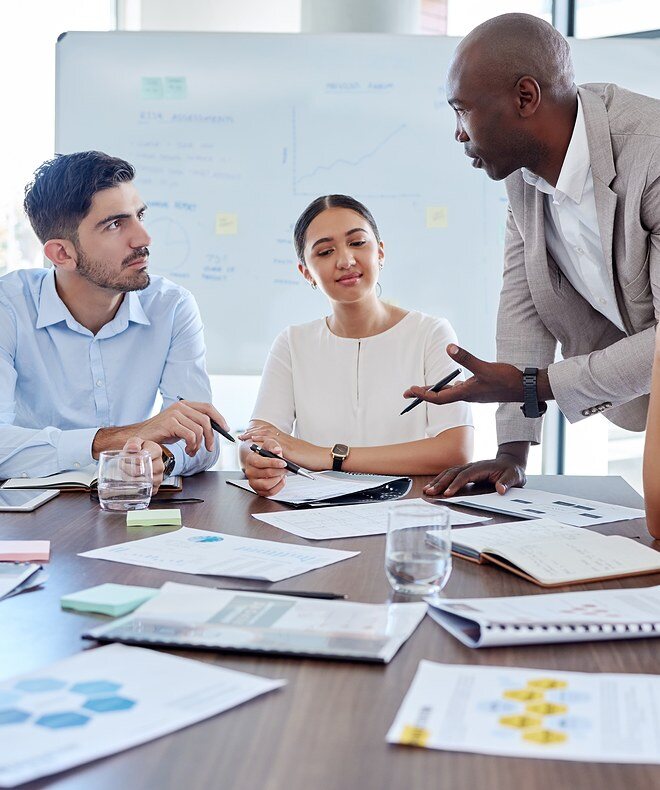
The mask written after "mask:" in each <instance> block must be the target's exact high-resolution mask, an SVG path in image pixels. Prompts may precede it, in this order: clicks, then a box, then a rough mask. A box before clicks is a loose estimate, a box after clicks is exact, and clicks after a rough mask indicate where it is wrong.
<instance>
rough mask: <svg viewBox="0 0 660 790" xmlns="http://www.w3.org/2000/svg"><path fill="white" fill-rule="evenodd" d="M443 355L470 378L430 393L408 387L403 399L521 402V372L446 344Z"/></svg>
mask: <svg viewBox="0 0 660 790" xmlns="http://www.w3.org/2000/svg"><path fill="white" fill-rule="evenodd" d="M447 353H448V354H449V356H450V357H451V358H452V359H453V360H454V362H456V363H458V364H459V365H461V366H462V367H464V368H466V369H467V370H469V371H470V373H472V374H473V375H472V376H470V378H469V379H467V380H466V381H460V382H459V383H458V384H453V385H451V386H449V385H448V386H446V387H443V388H442V389H441V390H440V392H431V387H410V388H409V389H407V390H406V391H405V392H404V393H403V397H404V398H421V399H422V400H425V401H428V402H429V403H435V404H438V405H442V404H444V403H455V402H456V401H469V402H470V403H510V402H514V403H516V402H518V403H522V401H523V384H522V372H521V371H520V370H518V368H517V367H515V366H514V365H507V364H505V363H503V362H484V361H483V360H482V359H479V358H478V357H475V356H474V355H473V354H470V352H469V351H466V350H465V349H463V348H459V347H458V346H456V345H454V344H453V343H450V344H449V345H448V346H447Z"/></svg>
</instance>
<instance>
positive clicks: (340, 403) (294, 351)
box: [252, 311, 472, 447]
mask: <svg viewBox="0 0 660 790" xmlns="http://www.w3.org/2000/svg"><path fill="white" fill-rule="evenodd" d="M455 342H456V335H455V333H454V330H453V329H452V326H451V324H450V323H449V321H447V320H446V319H439V318H433V317H432V316H428V315H424V314H423V313H418V312H415V311H411V312H409V313H407V314H406V315H405V316H404V317H403V318H402V319H401V320H400V321H399V322H398V323H397V324H395V325H394V326H393V327H391V328H390V329H387V330H386V331H385V332H381V333H380V334H379V335H374V336H372V337H365V338H362V339H359V340H358V339H355V338H346V337H338V336H337V335H333V334H332V332H331V331H330V330H329V329H328V325H327V323H326V320H325V318H321V319H318V320H316V321H312V322H311V323H308V324H302V325H299V326H290V327H287V329H285V330H284V331H283V332H282V333H280V335H278V337H277V338H276V339H275V342H274V343H273V346H272V348H271V350H270V353H269V355H268V359H267V360H266V365H265V367H264V371H263V375H262V379H261V386H260V388H259V394H258V396H257V402H256V405H255V407H254V411H253V413H252V419H253V420H263V421H265V422H269V423H271V424H273V425H275V426H276V427H277V428H279V430H281V431H285V432H286V433H292V434H294V435H295V436H297V437H299V438H300V439H304V440H305V441H308V442H311V443H312V444H316V445H319V446H321V447H331V446H332V445H333V444H335V443H336V442H341V443H343V444H348V445H349V446H351V447H376V446H380V445H386V444H397V443H399V442H410V441H414V440H416V439H425V438H428V437H432V436H437V435H438V434H439V433H442V431H446V430H447V429H448V428H455V427H457V426H459V425H472V417H471V413H470V407H469V406H468V405H467V404H466V403H451V404H448V405H446V406H435V405H433V404H430V403H421V404H420V405H419V406H417V407H416V408H414V409H413V410H412V411H410V412H408V413H407V414H404V415H403V416H400V414H399V413H400V412H401V410H402V409H403V408H404V407H405V406H406V405H407V404H408V403H410V401H409V400H406V399H404V398H403V392H404V390H406V389H407V388H408V387H409V386H411V385H412V384H420V385H422V384H426V385H431V384H435V383H436V381H439V380H440V379H441V378H443V377H444V376H446V375H448V374H449V373H450V372H451V371H452V370H454V369H455V367H456V364H455V363H454V362H453V360H452V359H451V358H450V357H449V356H448V355H447V352H446V350H445V349H446V347H447V344H448V343H455Z"/></svg>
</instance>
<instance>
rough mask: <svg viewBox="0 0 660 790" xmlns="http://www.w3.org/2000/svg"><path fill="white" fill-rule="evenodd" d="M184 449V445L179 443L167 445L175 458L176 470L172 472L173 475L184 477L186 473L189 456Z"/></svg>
mask: <svg viewBox="0 0 660 790" xmlns="http://www.w3.org/2000/svg"><path fill="white" fill-rule="evenodd" d="M183 448H184V445H183V444H182V443H179V442H177V443H176V444H168V445H167V449H168V450H169V451H170V452H171V453H172V455H173V456H174V469H173V470H172V475H182V474H183V473H184V472H185V468H186V459H187V458H188V456H187V455H186V452H185V450H184V449H183ZM170 476H171V475H170Z"/></svg>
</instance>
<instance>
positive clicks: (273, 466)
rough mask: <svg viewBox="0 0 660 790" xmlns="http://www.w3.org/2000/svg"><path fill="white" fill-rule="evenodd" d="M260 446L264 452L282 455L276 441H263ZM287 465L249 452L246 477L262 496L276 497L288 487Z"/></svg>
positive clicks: (277, 459) (267, 439) (246, 462)
mask: <svg viewBox="0 0 660 790" xmlns="http://www.w3.org/2000/svg"><path fill="white" fill-rule="evenodd" d="M259 444H260V445H261V446H262V447H263V449H264V450H270V451H271V453H276V454H277V455H282V448H281V447H280V445H279V444H278V443H277V442H276V441H275V440H274V439H269V438H266V439H263V440H260V441H259ZM286 475H287V469H286V463H285V462H284V461H282V460H280V459H279V458H264V457H263V456H261V455H259V453H255V452H252V451H250V452H248V453H247V454H246V456H245V476H246V477H247V479H248V482H249V483H250V485H251V486H252V488H254V490H255V491H256V492H257V494H260V495H261V496H274V495H275V494H277V493H279V492H280V491H281V490H282V489H283V488H284V486H285V485H286Z"/></svg>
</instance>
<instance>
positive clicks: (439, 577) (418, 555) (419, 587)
mask: <svg viewBox="0 0 660 790" xmlns="http://www.w3.org/2000/svg"><path fill="white" fill-rule="evenodd" d="M385 573H386V574H387V579H388V581H389V583H390V585H391V586H392V588H393V589H394V590H395V592H398V593H403V594H405V595H437V594H438V593H439V592H440V590H442V588H443V587H444V586H445V584H446V583H447V580H448V579H449V574H450V573H451V521H450V511H449V508H446V507H442V506H441V505H431V504H428V503H426V502H424V503H423V504H419V503H416V504H414V503H409V502H399V503H396V504H393V505H392V506H391V507H390V508H389V510H388V518H387V543H386V548H385Z"/></svg>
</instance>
